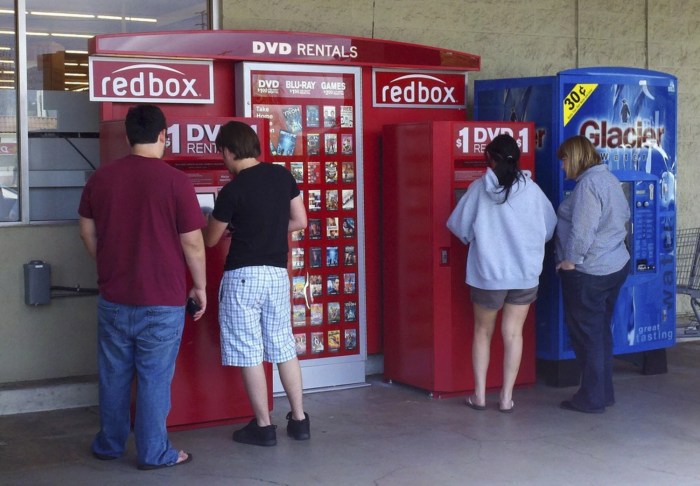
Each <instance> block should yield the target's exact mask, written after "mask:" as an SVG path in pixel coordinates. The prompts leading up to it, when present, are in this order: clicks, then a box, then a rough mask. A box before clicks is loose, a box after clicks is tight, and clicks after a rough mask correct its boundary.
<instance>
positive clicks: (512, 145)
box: [486, 134, 523, 204]
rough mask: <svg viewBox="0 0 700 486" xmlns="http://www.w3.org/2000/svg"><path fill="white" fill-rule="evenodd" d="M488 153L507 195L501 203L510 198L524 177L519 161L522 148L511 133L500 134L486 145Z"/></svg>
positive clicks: (499, 182)
mask: <svg viewBox="0 0 700 486" xmlns="http://www.w3.org/2000/svg"><path fill="white" fill-rule="evenodd" d="M486 153H487V154H488V156H489V158H490V160H491V161H492V162H493V169H492V170H493V173H494V174H496V177H497V178H498V184H499V185H500V186H501V187H502V188H503V189H501V192H504V193H505V197H504V198H503V201H502V202H501V204H503V203H504V202H506V201H507V200H508V195H509V194H510V190H511V188H512V187H513V184H516V183H517V182H518V180H519V179H521V178H522V177H523V173H522V172H521V170H520V167H519V165H518V161H519V160H520V148H518V143H517V142H516V141H515V140H514V139H513V137H511V136H510V135H505V134H503V135H498V136H497V137H496V138H494V139H493V140H492V141H491V143H489V144H488V145H487V146H486Z"/></svg>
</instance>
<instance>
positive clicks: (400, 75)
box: [90, 30, 480, 424]
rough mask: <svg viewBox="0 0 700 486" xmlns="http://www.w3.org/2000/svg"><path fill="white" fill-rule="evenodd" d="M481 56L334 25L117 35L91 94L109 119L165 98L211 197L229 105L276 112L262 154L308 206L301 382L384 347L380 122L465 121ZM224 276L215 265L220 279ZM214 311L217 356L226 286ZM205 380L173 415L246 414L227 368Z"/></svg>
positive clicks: (350, 365) (335, 380) (178, 396)
mask: <svg viewBox="0 0 700 486" xmlns="http://www.w3.org/2000/svg"><path fill="white" fill-rule="evenodd" d="M479 65H480V60H479V57H478V56H474V55H472V54H467V53H462V52H457V51H453V50H448V49H440V48H434V47H427V46H420V45H415V44H405V43H398V42H391V41H384V40H377V39H363V38H357V37H347V36H337V35H327V34H313V33H295V32H260V31H223V30H222V31H188V32H155V33H142V34H115V35H103V36H97V37H95V38H94V39H92V40H91V42H90V96H91V99H92V100H94V101H98V102H101V110H100V113H101V120H102V123H103V127H104V126H107V125H108V124H109V123H110V122H113V121H115V120H121V119H123V117H124V114H125V113H126V110H127V109H128V107H129V106H131V105H133V104H134V103H144V102H148V103H155V104H158V105H159V106H161V108H162V109H163V110H164V112H165V114H166V117H167V118H168V121H169V124H170V128H169V131H168V133H169V141H168V143H169V144H170V145H169V147H170V150H171V152H170V155H169V157H170V158H171V160H172V161H173V163H177V164H179V165H178V166H179V167H181V168H182V169H183V170H186V171H187V173H188V174H190V175H191V176H192V178H193V181H194V182H195V185H196V187H197V188H198V192H201V193H202V196H201V197H202V202H203V204H210V203H211V202H212V201H211V199H212V196H213V198H215V197H216V192H217V190H218V188H219V187H220V186H221V185H223V184H224V183H225V182H226V180H227V179H226V178H227V177H228V176H227V175H226V174H224V173H223V172H221V171H222V170H223V165H222V164H221V162H220V156H218V155H217V154H216V153H215V151H212V148H211V145H212V142H213V140H214V138H215V135H216V132H217V130H218V126H220V124H221V123H223V122H225V121H226V120H228V119H230V118H231V117H245V118H248V119H254V120H264V121H265V122H266V123H267V128H262V130H263V131H266V133H267V137H266V140H265V142H264V147H263V150H264V152H265V154H264V159H265V160H266V161H268V162H271V163H276V164H280V165H284V166H285V167H286V168H287V169H289V170H290V172H291V173H292V174H293V175H294V176H295V177H296V179H297V182H298V184H299V187H300V189H301V191H302V193H303V197H304V200H305V202H306V207H307V212H308V215H309V227H308V228H307V230H306V231H304V232H298V233H296V234H293V235H292V236H291V237H290V261H289V270H290V283H291V284H292V295H290V306H292V307H291V308H292V314H293V323H292V324H293V332H294V335H295V340H296V344H297V355H298V356H299V359H300V362H301V366H302V374H303V382H304V388H305V390H311V389H316V390H319V389H327V388H335V387H340V386H354V385H362V384H364V379H365V361H366V357H367V354H368V353H369V354H372V353H378V352H381V351H382V318H381V305H382V299H381V292H382V287H381V259H382V255H381V240H382V238H383V237H384V235H385V234H386V231H385V229H384V225H383V222H382V220H381V209H380V205H381V204H380V203H381V190H382V187H381V186H382V183H381V177H382V175H381V169H380V166H381V148H380V147H381V144H380V138H381V130H382V126H383V125H385V124H389V123H398V122H409V121H431V120H464V119H466V100H467V72H468V71H475V70H478V69H479ZM193 120H194V121H193ZM207 120H208V125H207V123H200V122H198V121H203V122H206V121H207ZM190 122H192V123H190ZM195 122H196V123H195ZM173 124H177V125H179V128H177V129H176V128H173ZM189 125H199V128H196V127H194V128H192V129H189V128H184V127H186V126H189ZM103 133H104V130H103ZM258 133H259V134H260V133H261V132H260V131H259V132H258ZM101 143H102V144H103V145H106V144H108V143H109V142H108V138H107V137H105V139H103V140H101ZM178 150H179V152H177V151H178ZM175 154H177V156H176V155H175ZM102 155H103V157H107V158H108V156H109V155H112V151H111V150H102ZM103 160H107V159H105V158H103ZM217 171H219V172H217ZM205 193H206V195H205ZM388 237H391V235H388ZM211 265H215V266H216V265H217V264H216V263H212V264H211ZM220 275H221V273H220V270H219V271H216V269H211V267H209V268H208V286H209V288H210V290H212V291H215V290H216V289H217V288H218V285H219V277H220ZM206 318H207V319H209V320H210V322H208V323H197V324H194V325H193V324H192V323H188V326H190V327H197V328H202V327H206V328H207V329H209V328H212V329H213V331H207V332H206V333H203V334H206V335H205V336H199V335H197V336H193V337H192V339H193V340H199V341H202V342H203V343H204V344H202V343H200V344H197V346H202V347H206V348H208V349H209V353H210V354H211V355H212V356H214V357H218V356H219V342H218V334H217V333H218V326H217V325H216V322H215V321H216V298H213V299H211V300H210V307H209V310H208V312H207V317H206ZM190 344H191V343H189V341H188V342H186V341H183V347H182V349H181V352H180V357H179V361H178V365H177V367H176V378H175V379H176V380H177V379H178V377H179V374H181V373H185V372H186V371H185V369H186V368H188V367H192V366H194V365H195V362H196V361H199V360H200V358H199V357H192V356H190V357H188V355H189V354H190V352H189V351H188V346H189V345H190ZM192 345H194V344H192ZM214 361H215V360H214ZM214 361H212V362H211V363H210V364H207V365H206V366H212V367H213V366H217V365H216V364H215V363H214ZM197 365H198V366H199V365H200V364H197ZM205 368H206V367H205ZM272 373H273V390H274V391H275V392H278V391H279V392H282V388H281V384H280V382H279V379H278V376H277V372H276V370H274V368H273V372H272ZM202 380H203V383H201V384H199V385H198V386H197V387H195V388H192V389H189V390H187V393H185V392H184V391H183V392H180V391H177V390H175V389H174V390H173V394H172V395H173V396H172V403H173V406H172V408H173V412H172V413H171V415H174V414H176V411H177V410H178V409H179V408H181V407H187V408H193V409H194V411H192V412H191V416H190V418H188V419H187V420H188V421H189V423H191V424H192V423H204V422H207V421H209V422H213V421H215V420H220V419H221V420H222V419H224V418H232V419H243V418H244V417H242V416H240V413H239V412H232V411H230V410H226V408H227V405H226V404H227V402H229V401H230V398H229V397H228V396H226V397H224V396H223V391H224V390H228V389H229V388H230V387H231V386H232V382H231V379H229V378H226V379H219V378H209V379H207V378H204V377H203V378H202ZM236 386H237V385H236ZM193 393H194V395H192V394H193ZM186 394H187V395H188V396H185V395H186ZM235 394H238V391H236V392H235ZM241 395H242V396H243V400H247V398H246V397H245V396H244V394H242V393H241ZM205 401H206V402H217V406H221V407H222V409H221V410H219V411H217V412H216V413H214V414H212V416H213V415H218V417H214V418H211V417H209V418H201V417H197V415H198V414H199V412H198V411H197V408H199V407H201V406H202V405H201V404H202V403H203V402H205Z"/></svg>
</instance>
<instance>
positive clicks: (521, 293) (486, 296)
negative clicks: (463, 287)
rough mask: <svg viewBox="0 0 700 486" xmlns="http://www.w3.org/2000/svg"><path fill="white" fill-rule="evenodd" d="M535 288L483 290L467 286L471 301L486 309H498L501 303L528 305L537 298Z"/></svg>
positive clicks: (501, 305)
mask: <svg viewBox="0 0 700 486" xmlns="http://www.w3.org/2000/svg"><path fill="white" fill-rule="evenodd" d="M537 288H538V287H532V288H531V289H511V290H485V289H479V288H477V287H472V286H471V285H470V286H469V290H470V291H471V298H472V302H473V303H475V304H479V305H480V306H482V307H486V308H487V309H500V308H501V307H503V304H504V303H505V304H513V305H528V304H532V303H533V302H534V301H535V300H537Z"/></svg>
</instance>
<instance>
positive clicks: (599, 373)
mask: <svg viewBox="0 0 700 486" xmlns="http://www.w3.org/2000/svg"><path fill="white" fill-rule="evenodd" d="M629 265H630V264H629V262H628V263H627V264H625V266H624V267H623V268H622V269H621V270H619V271H617V272H615V273H611V274H609V275H589V274H587V273H582V272H579V271H578V270H560V271H559V278H560V279H561V289H562V297H563V300H564V318H565V321H566V329H567V330H568V332H569V337H570V338H571V347H572V348H573V350H574V354H575V355H576V362H577V363H578V366H579V369H580V371H581V386H580V387H579V389H578V391H577V392H576V393H575V394H574V396H573V398H572V399H571V401H572V402H573V404H574V406H576V408H579V409H581V410H585V411H602V410H605V407H606V406H609V405H612V404H614V403H615V391H614V389H613V381H612V362H613V338H612V329H611V325H612V315H613V310H614V309H615V302H616V301H617V296H618V295H619V294H620V288H621V287H622V284H624V283H625V279H626V278H627V275H628V274H629Z"/></svg>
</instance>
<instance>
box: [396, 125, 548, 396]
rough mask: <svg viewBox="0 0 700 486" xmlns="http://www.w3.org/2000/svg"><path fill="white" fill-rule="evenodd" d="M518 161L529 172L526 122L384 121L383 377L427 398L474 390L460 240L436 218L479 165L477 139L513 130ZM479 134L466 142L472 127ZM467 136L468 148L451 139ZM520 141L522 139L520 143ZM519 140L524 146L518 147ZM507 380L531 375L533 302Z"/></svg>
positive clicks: (496, 373) (523, 380)
mask: <svg viewBox="0 0 700 486" xmlns="http://www.w3.org/2000/svg"><path fill="white" fill-rule="evenodd" d="M523 129H526V135H525V136H526V137H527V140H525V141H524V143H523V147H524V150H523V154H522V158H521V168H522V169H527V170H531V171H534V156H533V151H532V149H531V147H532V143H533V142H534V133H533V132H534V127H533V126H532V125H531V124H522V123H520V124H507V123H506V124H504V123H500V124H491V123H488V122H432V123H431V122H424V123H404V124H401V125H392V126H386V127H384V132H383V133H384V140H383V141H384V161H383V168H384V170H383V174H382V175H383V178H384V198H383V201H384V208H383V213H384V229H385V234H388V235H391V239H390V240H385V243H384V245H383V248H384V252H385V257H384V298H383V305H384V325H385V328H384V332H385V334H384V349H385V353H384V357H385V361H384V376H385V378H386V379H388V380H395V381H398V382H402V383H406V384H409V385H412V386H416V387H419V388H423V389H425V390H428V391H429V392H431V394H434V395H436V396H451V395H461V394H467V393H469V392H471V391H472V390H473V388H474V381H473V372H472V365H471V355H472V352H471V347H472V336H473V327H474V322H473V312H472V307H471V303H470V299H469V292H468V288H467V286H466V284H465V282H464V278H465V277H464V275H465V268H466V256H467V248H466V247H465V245H463V244H462V243H461V242H460V241H459V240H458V239H457V238H455V237H453V236H451V234H450V233H449V231H448V230H447V228H446V227H445V222H446V221H447V218H448V216H449V214H450V213H451V211H452V208H453V207H454V205H455V204H456V202H457V198H458V197H460V196H461V193H462V191H464V190H466V188H467V187H468V186H469V184H470V183H471V182H473V181H474V180H476V179H477V178H478V177H480V176H481V175H482V174H483V172H484V171H485V168H486V164H485V163H484V160H483V147H484V146H485V145H486V143H488V142H489V141H490V140H491V139H492V138H493V137H495V136H496V135H497V134H499V133H503V132H504V131H507V130H513V132H512V133H513V134H514V136H515V137H516V139H517V137H518V134H520V135H523V134H524V133H525V132H521V130H523ZM475 133H477V134H479V133H481V134H485V135H486V138H484V139H483V140H477V141H478V144H477V143H475V141H474V134H475ZM467 135H469V137H470V143H469V144H468V148H466V149H463V148H462V147H461V146H460V143H459V142H460V140H461V141H464V140H465V138H463V137H466V136H467ZM527 144H529V145H527ZM526 147H527V148H526ZM523 338H524V344H523V358H522V362H521V367H520V373H519V375H518V379H517V381H516V384H518V385H522V384H531V383H534V380H535V339H534V307H533V308H531V311H530V313H529V315H528V318H527V321H526V324H525V329H524V332H523ZM493 339H494V341H493V343H492V347H491V362H490V366H489V372H488V375H487V387H488V388H496V387H500V386H501V384H502V380H503V363H502V360H503V344H502V339H501V337H500V335H499V333H498V332H496V333H495V334H494V338H493Z"/></svg>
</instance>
